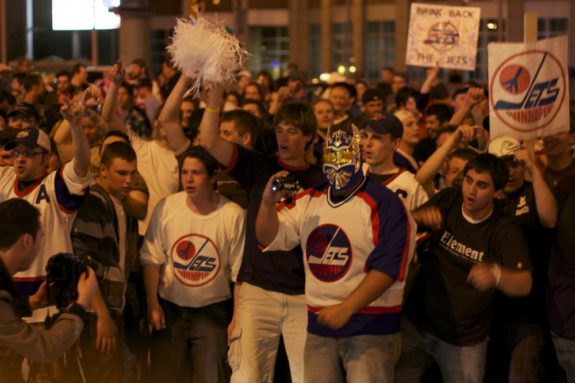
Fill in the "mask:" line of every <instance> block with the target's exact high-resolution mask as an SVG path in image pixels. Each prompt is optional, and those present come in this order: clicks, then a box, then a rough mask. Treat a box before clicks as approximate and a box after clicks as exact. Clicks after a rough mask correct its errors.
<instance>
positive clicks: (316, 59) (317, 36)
mask: <svg viewBox="0 0 575 383" xmlns="http://www.w3.org/2000/svg"><path fill="white" fill-rule="evenodd" d="M308 72H309V73H308V75H309V77H318V76H319V75H320V74H321V25H320V24H311V25H310V26H309V62H308Z"/></svg>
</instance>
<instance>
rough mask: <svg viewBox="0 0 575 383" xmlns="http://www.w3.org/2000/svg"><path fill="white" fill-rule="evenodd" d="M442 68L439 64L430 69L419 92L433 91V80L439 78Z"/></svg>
mask: <svg viewBox="0 0 575 383" xmlns="http://www.w3.org/2000/svg"><path fill="white" fill-rule="evenodd" d="M440 70H441V69H440V68H439V67H438V66H435V67H433V68H429V69H428V72H427V77H426V78H425V81H424V82H423V84H421V88H419V93H421V94H428V93H429V92H430V91H431V88H432V87H433V82H434V81H435V80H436V79H437V76H438V75H439V71H440Z"/></svg>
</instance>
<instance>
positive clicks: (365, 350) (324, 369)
mask: <svg viewBox="0 0 575 383" xmlns="http://www.w3.org/2000/svg"><path fill="white" fill-rule="evenodd" d="M400 344H401V337H400V335H399V334H393V335H357V336H350V337H347V338H329V337H325V336H318V335H314V334H310V333H308V334H307V340H306V343H305V364H304V381H305V382H313V383H323V382H325V383H345V382H346V381H347V382H362V383H370V382H374V383H375V382H378V383H392V382H393V372H394V367H395V363H396V362H397V359H398V358H399V348H400ZM342 367H343V369H342Z"/></svg>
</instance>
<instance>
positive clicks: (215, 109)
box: [204, 106, 220, 113]
mask: <svg viewBox="0 0 575 383" xmlns="http://www.w3.org/2000/svg"><path fill="white" fill-rule="evenodd" d="M204 109H205V110H206V112H210V113H220V108H210V107H209V106H206V107H205V108H204Z"/></svg>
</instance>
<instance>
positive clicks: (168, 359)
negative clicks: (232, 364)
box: [151, 299, 230, 383]
mask: <svg viewBox="0 0 575 383" xmlns="http://www.w3.org/2000/svg"><path fill="white" fill-rule="evenodd" d="M160 303H161V305H162V308H163V310H164V316H165V318H166V329H165V330H162V331H158V332H157V333H156V334H155V335H154V336H153V338H154V339H153V344H152V351H151V352H152V366H151V371H152V374H153V375H154V377H153V380H152V381H154V382H172V381H173V382H178V383H184V382H194V383H195V382H201V383H223V382H228V381H229V377H230V369H229V366H228V363H227V357H226V355H227V332H226V329H227V325H228V322H229V318H230V316H229V314H230V305H229V302H227V301H225V302H220V303H214V304H212V305H208V306H204V307H199V308H189V307H180V306H178V305H175V304H173V303H171V302H168V301H166V300H163V299H160Z"/></svg>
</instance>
